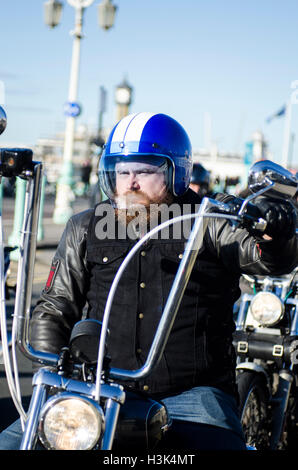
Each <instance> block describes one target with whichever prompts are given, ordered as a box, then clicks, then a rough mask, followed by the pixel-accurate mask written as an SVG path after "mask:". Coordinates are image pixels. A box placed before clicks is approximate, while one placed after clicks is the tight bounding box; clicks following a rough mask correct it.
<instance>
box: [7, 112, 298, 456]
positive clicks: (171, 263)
mask: <svg viewBox="0 0 298 470" xmlns="http://www.w3.org/2000/svg"><path fill="white" fill-rule="evenodd" d="M191 172H192V157H191V144H190V141H189V138H188V136H187V134H186V132H185V130H184V129H183V127H182V126H181V125H180V124H179V123H178V122H177V121H176V120H174V119H172V118H171V117H169V116H167V115H165V114H151V113H138V114H133V115H129V116H127V117H125V118H124V119H122V120H121V121H120V122H119V123H118V124H117V125H116V126H115V127H114V129H113V130H112V132H111V134H110V136H109V138H108V140H107V143H106V146H105V148H104V151H103V155H102V157H101V161H100V166H99V181H100V185H101V188H102V190H103V191H104V192H105V194H106V195H107V197H108V201H104V202H102V203H100V204H98V205H97V206H96V208H95V210H94V209H90V210H88V211H85V212H83V213H81V214H77V215H75V216H73V217H72V218H71V219H70V220H69V222H68V224H67V226H66V229H65V231H64V234H63V236H62V238H61V241H60V243H59V246H58V249H57V252H56V255H55V257H54V259H53V263H52V269H51V275H50V277H49V280H48V282H47V284H46V286H45V288H44V290H43V292H42V294H41V297H40V300H39V301H38V303H37V305H36V307H35V310H34V312H33V318H32V322H31V343H32V345H33V347H34V348H35V349H36V350H40V351H47V352H53V353H59V351H60V350H61V348H63V347H64V346H67V345H68V341H69V337H70V332H71V330H72V328H73V326H74V324H75V323H76V322H78V321H79V320H80V319H81V318H82V312H83V309H84V307H87V314H86V315H87V317H88V318H94V319H97V320H102V316H103V312H104V309H105V305H106V300H107V296H108V294H109V289H110V287H111V284H112V282H113V279H114V277H115V274H116V272H117V270H118V268H119V266H120V264H121V263H122V261H123V260H124V258H125V256H126V255H127V253H128V252H129V251H130V249H131V248H132V247H133V246H134V244H135V243H136V241H137V240H138V239H140V238H142V236H143V235H144V234H145V232H146V231H148V229H149V228H151V227H152V225H156V223H157V222H158V221H159V220H160V218H161V217H162V216H163V215H164V214H165V213H166V215H167V218H169V217H173V216H175V215H180V214H182V213H184V208H185V207H187V212H192V213H194V212H196V211H197V210H198V207H199V204H200V202H201V197H200V196H199V195H198V194H196V193H195V192H193V191H192V190H190V189H189V183H190V178H191ZM227 197H229V198H231V196H225V195H218V196H216V198H217V199H218V200H226V198H227ZM258 207H259V212H260V216H262V217H263V218H264V219H266V221H267V229H266V236H265V237H264V236H263V234H260V233H257V232H256V231H254V232H253V233H249V232H248V231H247V230H245V229H243V228H237V229H235V230H232V228H231V226H230V225H229V223H227V222H226V221H225V220H224V219H210V220H209V222H208V228H207V231H206V234H205V237H204V241H203V246H202V247H201V248H200V250H199V253H198V256H197V260H196V262H195V265H194V269H193V271H192V274H191V277H190V280H189V282H188V285H187V287H186V289H185V292H184V295H183V299H182V301H181V304H180V307H179V310H178V313H177V316H176V319H175V322H174V325H173V327H172V330H171V333H170V335H169V339H168V342H167V344H166V347H165V350H164V352H163V354H162V357H161V359H160V361H159V363H158V365H157V366H156V367H155V369H154V370H153V373H152V374H151V375H149V376H148V377H147V378H146V379H144V380H138V381H131V382H124V383H123V385H124V387H125V388H126V389H127V390H130V391H140V392H142V393H143V394H146V395H149V396H150V397H153V398H154V399H157V400H161V401H162V402H163V403H164V404H165V405H166V407H167V410H168V413H169V415H170V417H171V419H172V421H173V424H172V426H171V429H170V431H168V433H167V437H166V440H165V446H166V448H171V449H177V450H179V449H193V450H196V449H197V450H200V449H209V450H210V449H214V450H215V449H235V450H239V449H241V450H244V449H245V448H246V447H245V442H244V437H243V434H242V429H241V424H240V421H239V417H238V411H237V388H236V383H235V352H234V349H233V345H232V333H233V331H234V329H235V326H234V322H233V305H234V303H235V301H236V300H237V298H238V297H239V295H240V290H239V277H240V275H241V273H243V272H244V273H248V274H249V273H251V274H263V275H265V274H273V273H276V274H277V273H279V274H281V273H285V272H290V271H291V269H292V268H293V267H294V266H296V264H297V242H296V237H295V210H294V209H293V207H292V205H291V204H289V203H286V202H282V203H278V204H277V203H276V201H274V202H273V203H271V202H270V201H267V202H266V205H264V209H262V207H263V203H260V204H259V205H258ZM167 208H170V209H171V211H168V212H167ZM140 213H141V214H143V217H141V218H139V216H138V215H139V214H140ZM152 220H154V223H153V224H152V223H151V222H152ZM136 221H137V223H136ZM130 224H132V226H130ZM123 227H124V228H125V230H123ZM128 229H130V230H128ZM177 233H179V235H177ZM186 241H187V240H186V237H185V233H184V232H183V233H182V232H181V231H180V232H177V231H175V230H174V228H173V227H172V229H171V230H169V232H168V233H167V237H165V236H164V234H160V236H157V237H155V238H152V239H150V240H148V241H147V242H146V244H145V245H144V246H143V247H142V249H141V250H140V252H139V253H138V254H137V255H135V257H134V258H133V259H132V260H131V263H130V265H129V266H128V267H127V269H126V271H125V272H124V275H123V278H122V279H121V280H120V282H119V285H118V287H117V292H116V296H115V298H114V303H113V307H112V312H111V316H110V319H109V331H110V334H109V338H108V344H107V350H108V354H109V355H110V357H111V367H115V368H124V369H129V370H136V369H139V368H140V367H141V366H142V365H143V364H144V362H145V360H146V358H147V354H148V351H149V349H150V347H151V343H152V339H153V337H154V333H155V331H156V328H157V325H158V322H159V319H160V316H161V314H162V312H163V309H164V306H165V303H166V301H167V298H168V294H169V292H170V289H171V287H172V283H173V280H174V278H175V274H176V272H177V268H178V266H179V262H180V260H181V258H182V255H183V252H184V248H185V243H186ZM7 442H8V441H7V440H6V444H5V445H6V447H5V448H12V447H11V443H10V444H9V443H7ZM3 445H4V444H3V436H2V438H1V439H0V448H3Z"/></svg>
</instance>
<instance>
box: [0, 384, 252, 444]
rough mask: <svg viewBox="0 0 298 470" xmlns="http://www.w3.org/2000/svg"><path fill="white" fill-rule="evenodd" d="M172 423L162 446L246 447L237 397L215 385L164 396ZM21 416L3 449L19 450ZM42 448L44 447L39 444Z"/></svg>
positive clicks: (0, 439)
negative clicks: (214, 386)
mask: <svg viewBox="0 0 298 470" xmlns="http://www.w3.org/2000/svg"><path fill="white" fill-rule="evenodd" d="M162 401H163V403H164V404H165V405H166V407H167V409H168V413H169V416H170V418H172V420H173V425H172V427H171V429H170V431H168V433H167V436H166V440H165V443H164V444H163V447H165V446H166V447H167V448H171V449H175V450H177V449H193V450H196V449H197V450H204V449H210V450H212V449H213V450H216V449H221V450H222V449H227V450H233V449H234V450H245V449H246V447H245V439H244V436H243V433H242V428H241V424H240V420H239V417H238V411H237V405H236V401H235V399H234V398H233V397H232V396H230V395H227V394H225V393H223V392H222V391H220V390H218V389H216V388H212V387H195V388H193V389H191V390H187V391H185V392H183V393H181V394H179V395H176V396H173V397H168V398H165V399H163V400H162ZM21 440H22V427H21V422H20V420H17V421H15V422H14V423H13V424H12V425H11V426H9V427H8V428H6V429H5V430H4V431H3V432H2V433H1V434H0V450H18V449H19V448H20V444H21ZM39 450H41V447H39Z"/></svg>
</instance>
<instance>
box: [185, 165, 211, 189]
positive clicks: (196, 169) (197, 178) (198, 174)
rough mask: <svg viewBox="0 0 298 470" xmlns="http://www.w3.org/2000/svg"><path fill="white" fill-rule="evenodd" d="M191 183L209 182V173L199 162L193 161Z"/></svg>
mask: <svg viewBox="0 0 298 470" xmlns="http://www.w3.org/2000/svg"><path fill="white" fill-rule="evenodd" d="M190 182H191V183H195V184H207V185H208V186H209V183H210V173H209V171H207V170H206V168H204V167H203V165H201V164H200V163H194V164H193V169H192V174H191V178H190Z"/></svg>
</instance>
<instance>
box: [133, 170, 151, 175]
mask: <svg viewBox="0 0 298 470" xmlns="http://www.w3.org/2000/svg"><path fill="white" fill-rule="evenodd" d="M154 173H155V171H152V170H140V171H138V172H137V174H138V175H153V174H154Z"/></svg>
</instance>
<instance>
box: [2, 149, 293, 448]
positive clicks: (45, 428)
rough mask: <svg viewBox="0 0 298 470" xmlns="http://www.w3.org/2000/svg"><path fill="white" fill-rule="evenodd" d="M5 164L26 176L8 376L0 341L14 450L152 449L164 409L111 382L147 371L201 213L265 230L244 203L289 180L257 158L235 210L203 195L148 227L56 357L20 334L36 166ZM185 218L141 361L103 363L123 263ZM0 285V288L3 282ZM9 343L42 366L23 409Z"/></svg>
mask: <svg viewBox="0 0 298 470" xmlns="http://www.w3.org/2000/svg"><path fill="white" fill-rule="evenodd" d="M12 169H13V172H14V174H16V175H17V176H20V177H22V178H24V179H26V180H27V192H26V201H25V218H24V228H23V231H22V237H21V246H20V253H21V256H20V262H19V267H18V282H17V291H16V301H15V312H14V319H13V328H12V349H13V351H12V353H13V354H12V356H13V368H14V374H13V373H12V367H11V364H10V358H9V354H8V348H7V341H3V343H4V344H3V346H4V349H5V354H4V362H5V369H6V374H7V381H8V385H9V388H10V393H11V396H12V399H13V401H14V403H15V406H16V408H17V410H18V412H19V414H20V417H21V422H22V426H23V437H22V442H21V445H20V450H33V449H35V448H37V446H38V445H39V443H41V444H42V446H43V447H44V448H46V449H53V450H56V449H65V450H91V449H94V450H111V449H113V450H114V449H116V450H118V449H121V447H123V448H125V450H126V451H127V450H128V449H129V446H130V445H133V448H134V449H136V448H137V449H143V450H147V451H148V450H149V449H150V450H152V449H155V448H156V447H157V446H158V445H159V443H160V442H161V441H162V439H163V436H164V434H165V433H166V432H167V430H168V429H169V427H170V425H171V422H170V420H169V417H168V414H167V410H166V408H165V406H164V405H163V404H162V403H161V402H158V401H156V400H153V399H150V398H149V397H147V396H146V397H144V395H142V394H138V393H132V392H129V391H127V390H126V389H125V388H124V387H123V386H122V385H120V384H119V383H118V381H121V383H123V382H125V381H137V380H140V379H143V378H145V377H147V376H148V375H150V373H151V372H152V370H153V368H154V367H155V366H156V364H157V363H158V361H159V360H160V358H161V356H162V353H163V350H164V348H165V345H166V342H167V339H168V336H169V334H170V331H171V328H172V325H173V323H174V321H175V316H176V314H177V311H178V308H179V305H180V302H181V299H182V296H183V293H184V290H185V288H186V285H187V283H188V280H189V277H190V274H191V271H192V268H193V265H194V262H195V259H196V256H197V254H198V251H199V248H200V246H201V243H202V241H203V237H204V233H205V230H206V228H207V224H206V221H207V218H211V217H219V218H225V219H228V220H229V221H231V223H232V224H234V225H236V226H237V225H243V226H248V225H249V226H251V227H253V228H255V229H258V230H265V228H266V222H265V221H264V220H263V219H260V218H259V217H258V216H256V212H255V211H254V210H251V212H250V209H251V208H253V207H254V206H253V205H252V204H250V201H251V200H253V199H254V198H255V197H257V196H258V195H259V194H263V193H265V192H268V193H270V194H271V195H272V194H273V195H275V196H276V197H287V196H288V195H289V196H291V195H293V194H294V193H295V192H296V190H297V180H296V178H294V177H292V175H291V174H290V173H289V172H287V171H286V170H284V169H283V168H281V167H280V166H278V165H275V164H273V163H272V162H260V164H256V165H255V167H254V168H253V169H252V171H251V176H250V179H251V187H252V189H253V190H254V194H253V195H252V196H250V197H249V198H247V199H246V200H245V201H244V202H243V204H242V205H241V207H236V208H235V206H234V204H231V205H230V204H229V203H225V202H219V201H216V200H213V199H210V198H204V200H203V201H202V204H201V205H200V209H199V211H198V213H197V214H187V215H183V216H181V217H177V218H175V219H171V220H168V221H166V222H164V223H162V224H161V225H159V226H157V227H156V228H154V229H153V230H151V231H150V232H148V233H147V234H146V235H145V236H144V237H143V238H142V239H141V240H140V241H139V242H137V243H136V244H135V245H134V246H133V248H132V249H131V251H130V252H129V253H128V255H127V256H126V258H125V259H124V261H123V262H122V264H121V265H120V267H119V269H118V272H117V274H116V276H115V278H114V280H113V283H112V285H111V288H110V292H109V295H108V298H107V303H106V307H105V311H104V315H103V320H102V322H99V321H96V320H91V319H85V320H81V321H80V322H78V323H76V324H75V326H74V328H73V330H72V333H71V337H70V340H69V344H68V345H66V346H65V347H64V348H63V349H62V350H61V352H60V354H52V353H45V352H42V351H38V350H35V349H34V348H33V347H32V345H31V344H30V342H29V339H28V325H29V322H30V303H31V289H32V280H33V267H34V259H35V249H36V232H37V230H36V228H37V223H38V214H39V198H40V186H41V175H42V164H41V163H40V162H34V161H33V160H32V152H31V151H29V150H24V149H2V150H1V153H0V172H2V174H3V175H5V174H6V172H9V171H12ZM187 218H189V219H191V218H194V223H193V227H192V230H191V233H190V236H189V239H188V242H187V244H186V247H185V251H184V254H183V256H182V259H181V261H180V264H179V267H178V270H177V273H176V277H175V279H174V282H173V285H172V288H171V290H170V293H169V296H168V299H167V302H166V305H165V307H164V311H163V312H162V315H161V317H160V321H159V324H158V326H157V329H156V332H155V335H154V338H153V341H152V344H151V347H150V349H149V353H148V356H147V358H146V360H145V362H144V364H143V366H142V367H140V368H139V369H137V370H125V369H118V368H114V367H111V366H110V363H109V357H108V350H107V346H106V344H107V336H108V323H109V317H110V314H111V308H112V304H113V298H114V296H115V292H116V289H117V285H118V283H119V280H120V278H121V276H122V274H123V272H124V271H125V269H126V266H127V265H128V263H129V262H130V260H131V259H132V257H133V256H134V254H135V253H136V252H137V251H138V250H139V249H140V248H141V246H142V245H143V243H145V242H146V241H147V240H148V239H149V238H150V237H152V236H153V235H155V234H156V233H157V232H158V231H159V230H162V229H163V228H165V227H167V226H169V225H170V224H173V223H175V221H177V220H182V219H187ZM2 261H3V257H2ZM1 267H3V263H2V262H1ZM1 289H2V291H3V283H2V286H1ZM3 298H4V297H3ZM0 313H1V330H2V332H4V333H5V331H6V324H5V304H3V303H2V304H1V312H0ZM3 336H5V334H3ZM16 345H17V346H18V347H19V349H20V351H21V352H22V353H23V354H24V355H25V356H26V357H27V358H29V359H31V360H32V361H33V362H35V363H36V362H38V363H39V364H40V365H41V366H42V367H41V368H40V369H39V370H38V372H36V373H35V374H34V376H33V393H32V398H31V402H30V406H29V409H28V411H27V412H25V410H24V409H23V407H22V402H21V393H20V386H19V381H18V368H17V362H16V360H15V351H14V350H15V347H16Z"/></svg>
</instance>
